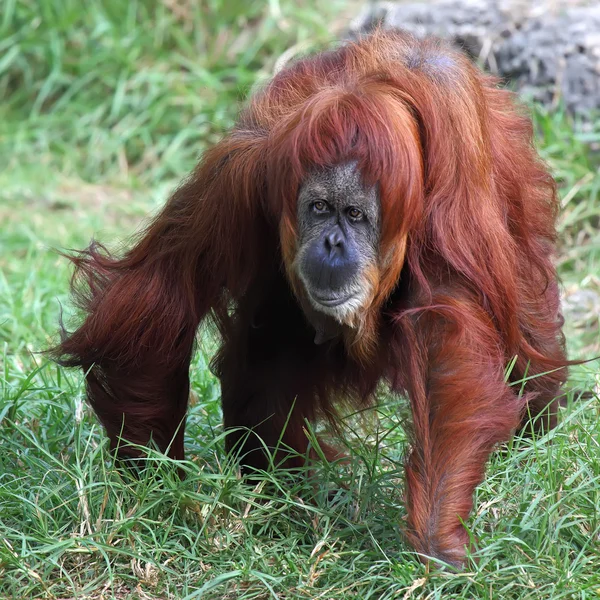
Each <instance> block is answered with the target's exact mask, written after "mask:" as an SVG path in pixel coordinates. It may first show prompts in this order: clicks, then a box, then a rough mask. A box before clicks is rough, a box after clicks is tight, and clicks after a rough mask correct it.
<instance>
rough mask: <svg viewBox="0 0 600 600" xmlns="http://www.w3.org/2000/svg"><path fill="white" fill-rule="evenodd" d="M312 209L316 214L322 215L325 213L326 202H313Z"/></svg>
mask: <svg viewBox="0 0 600 600" xmlns="http://www.w3.org/2000/svg"><path fill="white" fill-rule="evenodd" d="M312 208H313V210H314V211H315V212H317V213H324V212H326V211H327V202H324V201H323V200H317V201H316V202H313V205H312Z"/></svg>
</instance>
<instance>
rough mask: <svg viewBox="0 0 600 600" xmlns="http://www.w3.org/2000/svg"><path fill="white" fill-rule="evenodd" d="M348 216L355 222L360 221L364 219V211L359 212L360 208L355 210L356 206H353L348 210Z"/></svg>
mask: <svg viewBox="0 0 600 600" xmlns="http://www.w3.org/2000/svg"><path fill="white" fill-rule="evenodd" d="M348 216H349V217H350V218H351V219H352V220H353V221H360V220H361V219H362V218H363V212H362V210H359V209H358V208H355V207H354V206H351V207H350V208H349V209H348Z"/></svg>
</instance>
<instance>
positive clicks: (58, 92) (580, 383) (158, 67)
mask: <svg viewBox="0 0 600 600" xmlns="http://www.w3.org/2000/svg"><path fill="white" fill-rule="evenodd" d="M317 4H318V10H317ZM338 9H343V7H340V6H339V5H336V4H335V3H328V6H327V7H325V6H324V5H323V3H317V1H316V0H314V1H312V0H306V1H303V2H291V1H287V0H280V1H278V0H271V1H270V2H259V1H251V0H207V1H206V2H193V1H192V0H163V1H162V3H161V2H155V1H151V0H130V1H129V2H122V1H121V0H88V1H87V2H86V3H85V4H82V3H81V2H80V1H79V0H40V1H34V0H4V2H3V3H2V10H1V11H0V32H1V35H0V96H1V97H2V101H1V102H0V164H1V165H2V166H3V168H2V169H0V227H1V230H0V269H1V274H0V339H1V340H2V347H1V348H0V386H1V391H0V448H1V452H0V598H7V599H8V598H15V599H16V598H19V599H21V598H52V599H59V598H61V599H65V598H94V599H100V598H103V599H109V598H118V599H120V600H122V599H125V598H138V599H140V600H142V599H150V598H151V599H157V598H165V599H166V598H211V599H213V598H214V599H217V598H231V599H233V598H236V599H238V598H239V599H241V598H244V599H250V598H289V599H292V598H307V599H309V598H323V599H333V598H335V599H338V598H361V599H362V598H365V599H366V598H386V599H387V598H405V599H408V598H465V599H466V598H485V599H487V598H502V599H508V598H511V599H512V598H514V599H517V598H519V599H521V598H523V599H524V598H531V599H539V598H582V599H583V598H595V597H599V596H600V446H599V440H600V419H599V416H600V415H599V412H600V403H599V402H598V397H597V396H595V397H593V398H590V399H587V400H578V401H573V402H571V404H570V406H569V407H568V408H567V409H566V410H565V412H564V419H563V422H562V424H561V425H560V427H559V428H558V429H557V430H556V431H555V432H553V433H552V434H551V435H550V436H547V437H544V438H541V439H538V440H534V441H527V440H521V439H516V440H514V441H513V442H512V443H511V444H510V445H509V446H508V448H507V449H506V451H503V452H501V453H498V454H497V455H495V456H494V457H493V459H492V461H491V464H490V468H489V477H488V479H487V480H486V481H485V483H483V484H482V485H481V486H480V488H479V490H478V492H477V507H478V508H477V510H476V513H475V514H474V515H473V517H472V519H471V522H470V526H471V528H472V530H473V532H474V534H475V535H476V536H477V538H478V540H479V546H480V548H481V550H480V552H479V563H478V565H477V566H473V567H471V570H469V571H468V572H466V573H461V574H453V573H450V572H444V571H437V572H431V573H428V572H427V571H426V570H425V568H424V567H423V566H422V565H421V564H420V563H419V561H418V560H417V559H416V557H415V555H414V554H413V553H412V552H411V551H410V549H409V548H408V547H407V546H406V545H405V543H404V542H403V540H402V537H401V532H400V525H401V523H402V519H403V516H404V509H403V506H402V485H403V484H402V454H403V450H404V437H403V434H402V428H401V427H400V425H401V418H400V416H399V415H401V414H402V412H403V411H402V410H399V404H398V402H397V401H392V400H386V399H385V398H383V400H382V404H381V406H380V407H379V408H378V410H377V411H373V412H372V413H371V414H369V415H367V417H366V419H365V420H366V421H367V425H368V434H365V433H361V432H362V428H363V427H364V426H365V424H364V423H363V422H361V421H357V420H356V419H349V420H348V429H347V433H346V439H345V440H344V441H342V442H341V443H345V444H346V445H347V446H348V453H349V456H350V462H349V464H348V465H345V466H343V467H340V466H337V465H330V466H319V467H317V468H316V470H315V473H314V475H313V477H312V478H311V477H300V478H295V479H294V478H291V477H290V476H289V474H285V473H281V472H276V471H273V472H269V473H267V474H265V477H264V482H263V483H261V484H260V485H258V486H257V487H256V488H249V487H248V486H247V485H246V484H244V483H243V482H242V481H240V480H239V478H238V476H237V473H236V468H235V465H234V464H231V463H230V462H229V461H228V460H227V459H226V457H225V454H224V451H223V439H222V429H221V425H220V410H219V389H218V385H217V383H216V382H215V380H214V379H213V377H212V376H211V375H210V374H209V373H208V371H207V355H205V354H203V353H199V354H198V356H197V358H196V360H195V365H194V366H195V368H194V369H193V387H194V389H195V390H196V392H197V393H198V397H199V399H198V401H197V402H196V403H195V405H194V406H193V407H192V409H191V412H190V418H189V427H188V432H187V441H186V445H187V450H188V456H189V461H188V462H187V463H185V465H184V469H185V471H186V473H187V479H186V480H185V481H183V482H182V481H180V480H179V478H178V477H177V476H176V472H175V469H174V467H173V465H172V464H170V463H169V461H168V460H166V459H165V458H163V457H160V456H155V457H153V458H152V459H151V460H152V462H153V468H152V469H150V470H149V471H148V474H147V475H146V476H145V477H143V478H142V480H135V481H133V480H128V479H127V478H126V477H121V476H120V475H119V474H117V473H116V472H115V471H114V470H113V468H112V463H111V460H110V457H109V456H108V453H107V444H106V439H105V438H104V436H103V434H102V431H101V430H100V427H99V426H98V424H97V423H96V421H95V419H94V418H93V417H92V416H91V415H90V412H89V410H88V409H87V408H86V405H85V403H84V398H83V388H82V378H81V376H80V374H79V373H73V372H66V371H64V370H62V369H59V368H57V367H56V366H55V365H53V364H49V363H48V362H47V360H46V359H45V358H44V357H43V356H42V355H40V354H39V351H40V350H41V349H43V348H45V347H47V346H48V345H49V344H51V343H52V341H53V340H55V339H56V329H57V320H58V312H59V304H60V303H62V304H63V305H64V306H65V311H66V313H67V316H68V315H69V314H70V310H69V304H68V297H67V284H68V277H69V268H68V265H67V264H65V261H64V260H63V259H61V258H59V257H58V256H57V254H56V253H55V252H54V251H53V248H57V247H81V246H83V245H85V244H86V243H87V241H88V240H89V238H90V237H91V236H93V235H94V236H96V237H98V238H101V239H102V240H104V241H106V242H108V243H109V244H111V243H112V244H113V245H114V244H116V243H117V240H119V239H122V238H123V236H124V235H127V234H129V233H131V232H132V231H133V230H135V228H136V227H138V225H139V223H140V220H141V219H142V217H143V216H144V215H145V214H147V213H148V212H152V211H154V210H155V209H156V208H157V207H158V206H159V205H160V204H161V203H162V202H163V201H164V199H165V198H166V196H167V194H168V192H169V190H170V189H171V188H172V187H173V186H174V185H175V182H176V181H177V179H178V178H180V177H182V176H183V174H185V173H186V171H187V170H188V169H189V168H190V167H191V166H192V164H193V163H194V161H195V160H196V158H197V156H198V155H199V154H200V153H201V152H202V151H203V150H204V148H206V147H207V145H209V144H210V143H211V142H212V141H213V140H214V139H216V138H217V137H218V136H219V134H220V133H221V132H222V131H223V130H224V129H225V128H227V127H229V126H230V125H231V123H232V121H233V119H234V117H235V114H236V105H237V103H238V101H239V100H241V99H243V98H244V97H245V96H246V95H247V93H248V92H249V91H250V90H251V88H252V86H253V85H255V84H256V83H257V82H260V81H261V80H263V79H264V78H265V77H267V76H268V74H269V73H270V72H271V70H272V67H273V65H274V63H275V61H276V60H277V58H278V57H279V56H280V55H281V54H282V53H283V52H284V51H285V50H286V49H288V48H291V47H294V46H296V47H298V48H305V47H310V46H311V45H319V44H321V43H323V42H324V41H325V40H326V39H327V38H328V37H329V36H330V35H331V29H332V28H331V27H330V25H329V24H330V23H331V19H332V18H333V15H334V13H335V14H336V15H338V16H336V17H335V19H337V22H339V23H341V22H343V21H342V18H341V17H339V14H340V13H339V10H338ZM536 120H537V128H538V131H539V145H540V148H541V150H542V152H543V154H544V156H545V158H546V159H547V160H548V161H549V163H550V164H551V166H552V169H553V171H554V173H555V174H556V176H557V178H558V179H559V181H560V182H561V187H562V197H563V205H564V210H563V215H562V217H561V224H560V227H561V240H562V242H561V259H560V271H561V276H562V277H563V280H564V283H565V293H566V297H567V301H568V306H569V307H570V309H569V313H568V315H567V317H568V318H567V335H568V340H569V345H570V347H571V351H572V354H573V355H574V356H592V355H594V353H598V352H599V351H600V348H599V337H600V334H599V320H598V307H597V306H594V303H595V302H597V298H598V294H600V234H599V233H598V229H599V218H600V175H599V174H598V165H599V163H600V159H599V158H598V154H594V152H595V150H594V147H596V148H597V147H598V144H600V128H596V129H594V128H593V127H592V128H589V127H588V128H587V129H583V128H581V127H578V126H577V124H574V123H572V122H570V120H569V119H568V118H567V117H565V116H564V115H562V114H560V113H554V114H543V113H542V112H541V111H537V113H536ZM6 167H8V168H6ZM594 378H596V385H597V384H598V375H597V364H596V365H593V364H592V365H589V366H587V367H584V368H579V369H576V370H574V373H573V376H572V381H571V387H572V388H573V390H574V391H573V392H572V393H571V394H570V399H571V400H574V399H576V398H577V396H578V390H581V389H586V390H590V389H592V388H593V386H594Z"/></svg>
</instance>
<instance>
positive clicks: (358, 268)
mask: <svg viewBox="0 0 600 600" xmlns="http://www.w3.org/2000/svg"><path fill="white" fill-rule="evenodd" d="M380 212H381V211H380V203H379V197H378V195H377V190H376V188H365V187H364V186H363V184H362V181H361V177H360V173H359V172H358V170H357V169H356V165H355V164H354V163H346V164H342V165H338V166H335V167H333V168H330V169H324V170H319V171H314V172H313V173H311V174H310V175H309V176H308V177H307V179H306V180H305V181H304V183H303V185H302V187H301V189H300V192H299V195H298V227H299V250H298V255H297V258H296V262H295V268H296V272H297V274H298V276H299V278H300V280H301V281H302V283H303V284H304V287H305V289H306V292H307V295H308V298H309V300H310V302H311V305H312V307H313V308H314V309H315V310H317V311H319V312H321V313H324V314H326V315H329V316H332V317H334V318H335V319H336V320H338V321H339V322H341V323H344V322H346V321H347V320H348V318H349V317H351V316H352V315H353V314H354V313H355V312H356V311H357V310H359V309H360V308H361V307H362V306H363V305H364V303H365V302H366V301H367V300H368V298H369V296H370V293H371V290H370V289H369V283H368V280H367V279H366V277H365V274H366V270H367V268H368V267H370V266H373V265H376V264H377V258H378V250H379V237H380V221H381V214H380Z"/></svg>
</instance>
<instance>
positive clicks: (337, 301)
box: [311, 294, 354, 308]
mask: <svg viewBox="0 0 600 600" xmlns="http://www.w3.org/2000/svg"><path fill="white" fill-rule="evenodd" d="M311 297H312V299H313V300H314V301H315V302H316V303H317V304H322V305H323V306H327V307H328V308H332V307H335V306H340V305H342V304H345V303H346V302H348V300H351V299H352V298H353V297H354V295H353V294H350V295H348V296H344V297H342V298H322V297H320V296H316V295H315V294H311Z"/></svg>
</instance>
